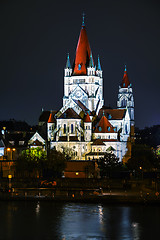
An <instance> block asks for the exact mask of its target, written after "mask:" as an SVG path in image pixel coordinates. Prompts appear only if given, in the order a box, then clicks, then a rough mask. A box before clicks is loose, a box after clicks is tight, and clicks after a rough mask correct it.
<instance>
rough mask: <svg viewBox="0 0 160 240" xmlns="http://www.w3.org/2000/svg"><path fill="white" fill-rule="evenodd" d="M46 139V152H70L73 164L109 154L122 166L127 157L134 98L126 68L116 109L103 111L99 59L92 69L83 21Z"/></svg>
mask: <svg viewBox="0 0 160 240" xmlns="http://www.w3.org/2000/svg"><path fill="white" fill-rule="evenodd" d="M117 87H118V86H117ZM47 137H48V142H49V143H50V148H54V147H55V148H56V149H57V150H60V151H63V150H64V148H66V149H70V150H71V152H72V159H74V160H92V159H97V158H99V157H103V156H104V154H105V153H106V152H109V151H111V152H113V153H114V154H115V155H116V156H117V157H118V158H119V160H120V161H123V162H126V161H127V160H128V158H129V157H130V154H131V142H132V139H133V138H134V98H133V92H132V85H131V83H130V82H129V78H128V74H127V69H126V66H125V70H124V76H123V79H122V82H121V84H120V86H119V93H118V99H117V108H116V109H112V108H107V107H105V106H104V99H103V76H102V68H101V64H100V58H99V56H98V58H97V67H96V65H95V63H94V60H93V55H92V51H91V48H90V44H89V41H88V37H87V33H86V28H85V23H84V20H83V22H82V27H81V31H80V36H79V40H78V45H77V49H76V56H75V61H74V64H73V66H71V63H70V58H69V54H68V56H67V63H66V67H65V69H64V97H63V106H62V108H61V109H60V110H59V111H58V112H57V111H51V112H50V116H49V119H48V123H47Z"/></svg>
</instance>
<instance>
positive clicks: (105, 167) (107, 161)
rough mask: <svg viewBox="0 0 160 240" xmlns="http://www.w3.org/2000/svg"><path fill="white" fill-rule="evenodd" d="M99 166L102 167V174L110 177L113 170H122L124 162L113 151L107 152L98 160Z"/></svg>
mask: <svg viewBox="0 0 160 240" xmlns="http://www.w3.org/2000/svg"><path fill="white" fill-rule="evenodd" d="M98 168H99V169H100V176H101V177H102V178H104V177H110V176H111V173H112V172H113V171H118V170H121V168H122V163H120V162H119V159H118V158H117V157H116V156H115V154H114V153H112V152H107V153H105V155H104V157H103V158H100V159H99V160H98Z"/></svg>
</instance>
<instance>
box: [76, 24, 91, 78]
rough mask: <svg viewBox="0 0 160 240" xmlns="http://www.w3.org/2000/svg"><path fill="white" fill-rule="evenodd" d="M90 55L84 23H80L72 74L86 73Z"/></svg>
mask: <svg viewBox="0 0 160 240" xmlns="http://www.w3.org/2000/svg"><path fill="white" fill-rule="evenodd" d="M90 55H91V48H90V45H89V41H88V37H87V33H86V28H85V26H84V24H82V28H81V32H80V36H79V40H78V44H77V49H76V57H75V66H74V71H73V75H86V74H87V66H88V65H89V60H90Z"/></svg>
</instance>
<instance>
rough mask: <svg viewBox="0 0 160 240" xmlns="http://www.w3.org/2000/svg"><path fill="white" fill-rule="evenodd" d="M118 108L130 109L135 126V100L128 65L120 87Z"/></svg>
mask: <svg viewBox="0 0 160 240" xmlns="http://www.w3.org/2000/svg"><path fill="white" fill-rule="evenodd" d="M117 107H118V108H119V109H125V108H128V111H129V115H130V120H131V122H132V124H134V98H133V91H132V85H131V83H130V81H129V78H128V74H127V68H126V65H125V69H124V75H123V79H122V83H121V84H120V86H119V93H118V101H117Z"/></svg>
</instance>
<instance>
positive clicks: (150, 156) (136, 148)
mask: <svg viewBox="0 0 160 240" xmlns="http://www.w3.org/2000/svg"><path fill="white" fill-rule="evenodd" d="M126 166H127V167H128V169H130V170H138V171H139V170H140V169H143V170H153V169H156V168H159V161H158V158H157V157H156V155H155V153H154V151H153V149H152V148H151V147H150V146H147V145H145V144H134V145H133V146H132V152H131V158H130V159H129V160H128V162H127V163H126Z"/></svg>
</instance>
